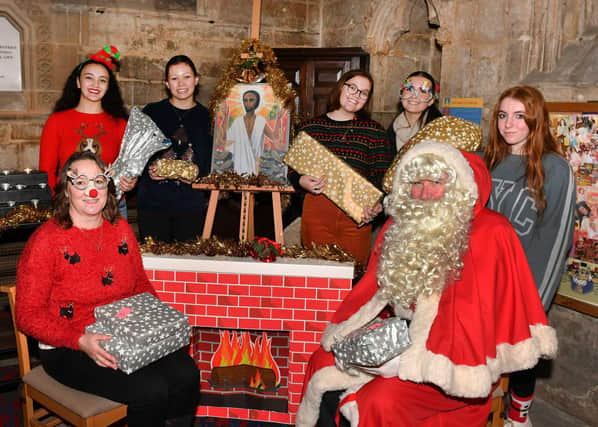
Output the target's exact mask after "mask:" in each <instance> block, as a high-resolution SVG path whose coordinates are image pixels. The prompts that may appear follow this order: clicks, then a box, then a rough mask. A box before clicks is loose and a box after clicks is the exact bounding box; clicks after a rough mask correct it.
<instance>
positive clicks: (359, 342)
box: [332, 317, 411, 370]
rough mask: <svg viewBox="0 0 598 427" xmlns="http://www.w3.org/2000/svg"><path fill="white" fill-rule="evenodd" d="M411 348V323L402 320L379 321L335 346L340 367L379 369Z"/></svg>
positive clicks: (350, 335)
mask: <svg viewBox="0 0 598 427" xmlns="http://www.w3.org/2000/svg"><path fill="white" fill-rule="evenodd" d="M410 345H411V339H410V338H409V328H408V326H407V322H406V321H405V320H404V319H401V318H399V317H390V318H388V319H375V320H374V321H372V322H370V323H369V324H367V325H366V326H364V327H362V328H359V329H356V330H355V331H353V332H351V333H350V334H349V335H347V336H346V337H345V338H344V339H343V340H342V341H339V342H337V343H334V344H333V345H332V351H333V352H334V356H335V358H336V364H337V365H338V366H339V368H341V369H344V370H346V369H350V368H351V367H352V366H369V367H377V366H380V365H382V364H384V363H385V362H388V361H389V360H390V359H392V358H394V357H396V356H398V355H399V354H401V353H402V352H403V351H405V350H406V349H407V348H408V347H409V346H410Z"/></svg>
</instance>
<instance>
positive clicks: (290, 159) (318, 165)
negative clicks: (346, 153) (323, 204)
mask: <svg viewBox="0 0 598 427" xmlns="http://www.w3.org/2000/svg"><path fill="white" fill-rule="evenodd" d="M284 162H285V163H286V164H287V165H289V166H290V167H292V168H293V169H295V170H296V171H297V172H299V173H300V174H303V175H311V176H315V177H318V178H325V179H326V187H325V188H324V191H323V193H324V195H325V196H326V197H328V198H329V199H330V200H332V202H333V203H334V204H335V205H337V206H338V207H339V208H341V209H342V210H343V212H345V213H346V214H347V215H348V216H349V217H350V218H351V219H353V221H355V222H356V223H358V224H359V223H360V222H361V221H362V216H363V208H364V207H366V206H367V207H369V208H373V207H374V206H375V205H376V203H378V201H379V200H380V199H381V198H382V192H381V191H380V190H378V189H377V188H376V187H375V186H374V185H373V184H372V183H371V182H369V181H368V180H367V179H366V178H364V177H363V176H361V175H360V174H359V173H358V172H356V171H355V170H354V169H353V168H351V166H349V165H348V164H346V163H345V162H344V161H343V160H341V159H340V158H338V157H337V156H335V155H334V154H333V153H332V152H331V151H330V150H328V149H327V148H326V147H324V146H323V145H322V144H320V143H319V142H318V141H316V140H315V139H313V138H312V137H311V136H309V135H308V134H307V133H305V132H299V133H298V134H297V136H296V137H295V139H294V140H293V143H292V144H291V147H290V148H289V151H288V152H287V154H286V155H285V157H284Z"/></svg>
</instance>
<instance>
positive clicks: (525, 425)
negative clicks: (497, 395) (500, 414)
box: [504, 417, 533, 427]
mask: <svg viewBox="0 0 598 427" xmlns="http://www.w3.org/2000/svg"><path fill="white" fill-rule="evenodd" d="M504 427H533V426H532V420H530V418H529V417H527V420H525V421H524V422H522V423H520V422H519V421H514V420H512V419H510V418H507V420H506V421H505V425H504Z"/></svg>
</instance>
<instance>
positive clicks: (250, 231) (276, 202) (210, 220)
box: [192, 184, 295, 245]
mask: <svg viewBox="0 0 598 427" xmlns="http://www.w3.org/2000/svg"><path fill="white" fill-rule="evenodd" d="M192 187H193V188H195V189H197V190H210V201H209V203H208V212H207V213H206V221H205V223H204V226H203V232H202V234H201V238H202V239H209V238H210V237H211V236H212V228H213V227H214V217H215V216H216V207H217V205H218V198H219V196H220V192H221V191H229V192H239V193H241V215H240V219H239V240H240V241H242V242H246V241H249V240H251V239H253V238H254V237H255V234H254V221H253V220H254V217H253V208H254V204H255V193H264V192H265V193H272V214H273V216H274V236H275V240H276V242H277V243H280V244H281V245H282V244H284V237H283V229H282V206H281V203H280V193H292V192H293V191H295V190H294V189H293V187H290V186H275V187H274V186H263V187H257V186H251V185H242V186H239V187H218V186H216V185H215V184H193V185H192Z"/></svg>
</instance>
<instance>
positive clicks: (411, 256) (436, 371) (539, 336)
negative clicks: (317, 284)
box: [296, 129, 557, 427]
mask: <svg viewBox="0 0 598 427" xmlns="http://www.w3.org/2000/svg"><path fill="white" fill-rule="evenodd" d="M449 131H450V129H449ZM490 191H491V178H490V174H489V172H488V170H487V169H486V167H485V166H484V164H483V162H482V160H481V159H480V158H479V157H478V156H476V155H474V154H471V153H467V152H463V151H460V150H458V149H456V148H454V147H452V146H451V145H448V144H444V143H440V142H437V141H424V142H421V143H419V144H418V145H416V146H415V147H413V148H411V149H410V150H409V151H407V152H406V153H405V154H404V155H403V157H402V158H401V160H400V162H399V164H398V166H397V172H396V173H395V176H394V181H393V187H392V193H391V194H390V195H389V196H388V197H387V199H386V200H385V207H386V211H387V213H388V214H389V215H390V217H391V219H389V220H388V222H387V223H386V224H385V226H384V228H383V229H382V231H381V232H380V234H379V236H378V240H377V242H376V244H375V246H374V250H373V253H372V256H371V259H370V262H369V265H368V269H367V271H366V273H365V275H364V276H363V278H362V279H361V281H360V282H359V283H358V284H357V285H356V286H355V287H354V289H353V290H352V291H351V293H350V294H349V295H348V297H347V298H346V299H345V300H344V301H343V303H342V304H341V306H340V307H339V309H338V311H337V312H336V313H335V315H334V317H333V319H332V322H331V323H330V324H329V325H328V327H327V328H326V330H325V332H324V335H323V338H322V341H321V344H322V346H321V348H320V349H319V350H317V351H316V352H315V353H314V354H313V355H312V357H311V359H310V362H309V366H308V372H307V373H306V379H305V384H304V390H303V399H302V402H301V405H300V407H299V410H298V413H297V419H296V425H297V426H299V427H303V426H314V425H319V426H320V427H323V426H325V425H328V424H327V421H326V414H323V413H321V411H320V407H321V401H322V396H323V395H324V393H326V392H329V391H335V390H337V391H338V390H342V394H340V402H339V404H338V407H339V408H340V413H341V414H342V416H343V418H344V421H343V422H344V423H346V424H348V423H350V425H351V426H353V427H354V426H371V427H382V426H393V427H397V426H398V427H401V426H404V427H412V426H418V427H425V426H443V427H447V426H455V427H457V426H460V427H461V426H468V427H471V426H480V427H481V426H484V425H485V424H486V420H487V418H488V414H489V412H490V406H491V397H490V396H491V393H492V391H493V389H494V387H496V384H497V381H498V379H499V377H500V375H501V374H503V373H506V372H511V371H517V370H521V369H526V368H529V367H532V366H534V365H536V363H537V361H538V359H539V358H552V357H554V356H555V354H556V351H557V340H556V334H555V331H554V330H553V329H552V328H551V327H550V326H548V324H547V320H546V316H545V314H544V310H543V308H542V304H541V302H540V299H539V296H538V292H537V290H536V286H535V283H534V279H533V276H532V273H531V271H530V269H529V266H528V265H527V261H526V257H525V254H524V252H523V249H522V248H521V245H520V243H519V239H518V238H517V235H516V234H515V232H514V230H513V229H512V227H511V225H510V224H509V221H508V220H507V219H506V218H504V217H503V216H502V215H500V214H497V213H495V212H493V211H490V210H488V209H486V208H485V207H484V206H485V204H486V201H487V199H488V197H489V196H490ZM389 308H390V309H391V310H392V314H393V315H395V316H399V317H403V318H405V319H408V321H409V335H410V338H411V346H410V347H408V348H407V350H405V351H403V353H401V354H400V355H399V356H396V357H394V358H392V359H390V360H389V361H388V362H386V363H384V364H382V365H381V366H377V367H355V366H354V367H351V368H350V369H347V370H341V369H340V368H339V367H337V364H335V356H334V352H333V351H331V347H332V345H333V344H334V343H335V342H337V341H340V340H342V339H343V338H344V337H346V336H347V335H348V334H349V333H351V332H353V331H355V330H356V329H358V328H361V327H363V326H364V325H367V324H368V323H369V322H371V321H372V320H373V319H375V318H376V317H378V316H379V315H380V314H381V313H382V312H387V311H389ZM338 365H339V366H344V365H342V364H340V363H339V364H338ZM327 395H329V393H327ZM323 406H324V405H323ZM330 418H332V422H334V411H333V414H332V416H329V418H328V419H329V420H330Z"/></svg>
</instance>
